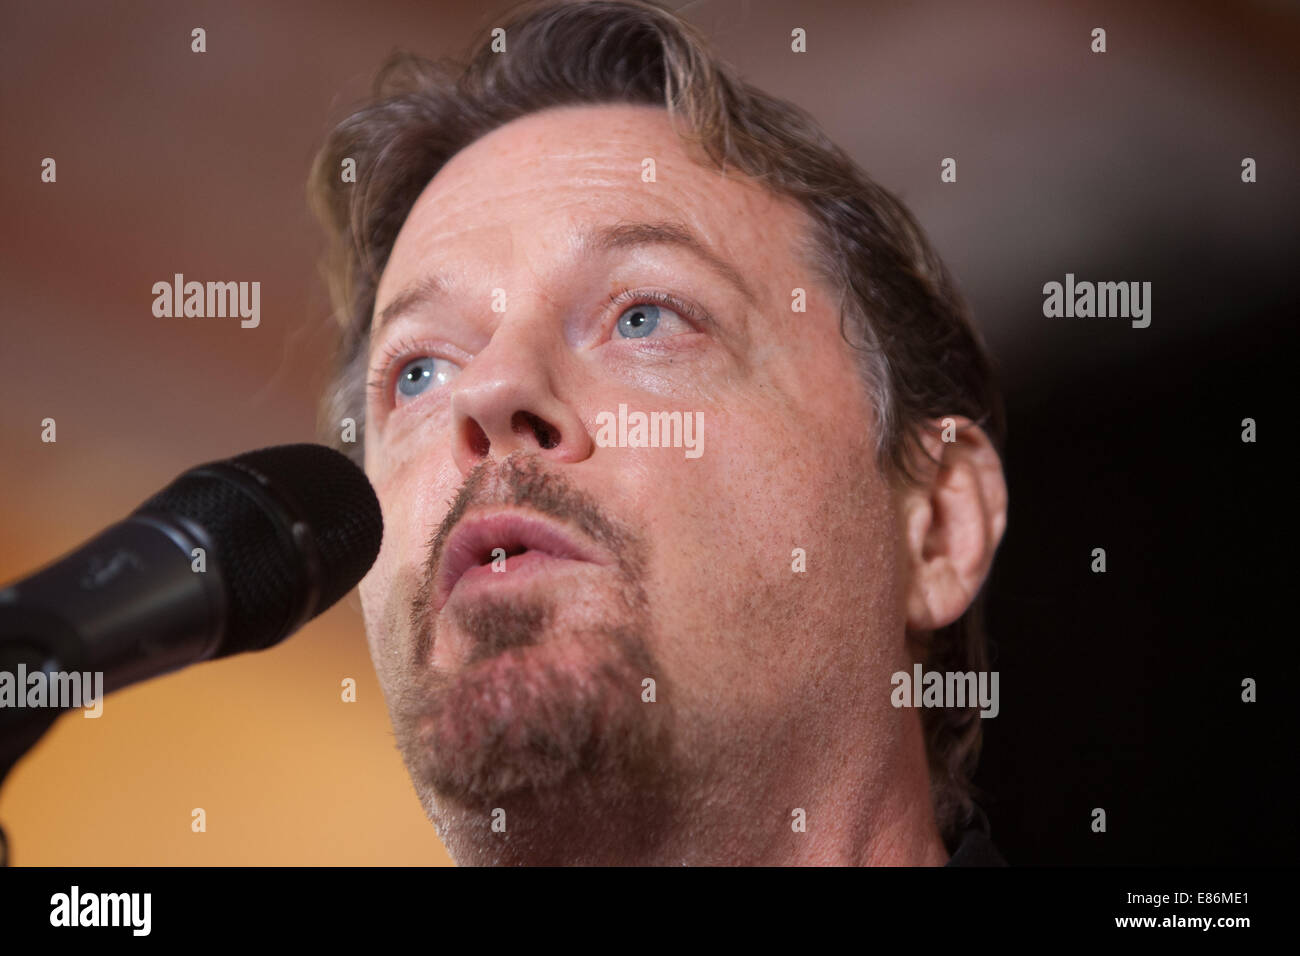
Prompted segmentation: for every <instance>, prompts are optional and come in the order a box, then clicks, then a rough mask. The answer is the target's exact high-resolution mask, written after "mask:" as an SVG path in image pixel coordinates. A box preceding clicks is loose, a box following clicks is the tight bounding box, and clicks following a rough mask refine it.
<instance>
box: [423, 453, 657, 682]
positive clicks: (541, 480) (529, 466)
mask: <svg viewBox="0 0 1300 956" xmlns="http://www.w3.org/2000/svg"><path fill="white" fill-rule="evenodd" d="M504 505H513V506H517V507H526V508H531V509H533V510H534V511H537V512H540V513H541V514H544V515H547V516H548V517H551V518H554V519H555V520H557V521H561V522H563V523H565V524H568V525H570V526H572V527H574V528H576V529H577V530H578V531H580V532H581V533H582V534H584V535H586V536H587V537H588V538H590V539H591V540H592V541H595V542H596V543H597V544H599V545H601V546H602V547H604V548H605V549H606V550H607V551H608V552H609V553H610V554H611V555H613V557H614V559H615V561H616V562H617V564H618V566H619V570H620V571H621V572H622V574H623V577H624V579H625V580H629V581H636V580H637V579H638V577H639V573H638V572H639V569H640V568H641V567H644V561H643V556H642V554H641V552H642V550H643V545H642V544H641V541H640V538H639V537H638V536H636V535H634V534H632V533H631V532H630V531H629V530H628V529H627V528H625V527H623V526H622V525H620V524H618V523H616V522H615V521H613V520H612V519H610V518H608V517H606V515H605V514H604V512H603V510H602V509H601V507H600V505H599V504H597V502H596V500H595V499H594V498H593V497H592V496H591V495H589V494H587V493H586V492H584V491H582V490H580V489H578V488H576V487H574V486H573V485H572V484H571V483H570V482H569V480H568V479H567V478H566V477H565V476H564V475H562V474H560V473H558V472H555V471H548V470H546V469H545V468H543V467H542V464H541V462H540V461H538V459H537V457H536V456H532V455H526V454H524V453H521V452H516V453H514V454H511V455H509V456H507V457H506V458H503V459H500V460H499V461H492V460H485V461H482V462H480V463H479V464H478V465H476V466H475V467H474V468H473V470H471V471H470V473H469V474H468V475H466V476H465V480H464V482H462V483H461V486H460V489H459V490H458V491H457V492H456V495H455V497H454V498H453V499H452V503H451V507H450V508H448V510H447V514H446V516H445V517H444V518H443V519H442V521H441V522H440V523H439V525H438V527H437V529H436V530H435V531H434V533H433V535H432V536H431V537H430V539H429V544H428V557H427V558H426V560H425V564H424V570H423V575H422V580H421V582H420V588H419V591H418V593H417V594H416V596H415V599H414V601H413V602H412V606H411V630H412V632H413V633H414V634H416V635H418V639H417V641H416V645H417V646H416V649H415V650H416V659H417V661H421V660H425V659H427V654H428V652H429V650H430V645H431V642H432V621H431V616H430V611H431V607H432V597H433V582H434V581H435V580H436V574H437V571H438V567H439V566H440V564H441V563H442V555H443V550H444V549H445V548H446V545H447V540H448V538H450V537H451V533H452V531H454V530H455V528H456V525H457V523H459V521H460V520H461V518H463V517H464V516H465V514H466V512H468V511H469V510H470V509H471V508H482V507H491V506H504Z"/></svg>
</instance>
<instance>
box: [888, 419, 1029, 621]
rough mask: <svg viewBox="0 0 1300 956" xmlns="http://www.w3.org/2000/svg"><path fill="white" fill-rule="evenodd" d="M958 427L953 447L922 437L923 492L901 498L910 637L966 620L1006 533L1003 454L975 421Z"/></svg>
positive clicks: (929, 434) (928, 434)
mask: <svg viewBox="0 0 1300 956" xmlns="http://www.w3.org/2000/svg"><path fill="white" fill-rule="evenodd" d="M954 420H955V422H956V428H955V429H951V428H950V429H949V430H948V432H947V434H948V435H951V437H952V438H953V440H951V441H946V440H944V439H943V438H942V437H941V435H943V434H945V433H944V432H943V431H941V430H940V429H939V428H938V427H935V428H933V429H927V430H926V431H925V432H923V433H922V434H921V435H920V439H921V442H922V444H923V446H924V448H925V450H926V452H927V453H928V455H929V458H928V459H927V460H925V461H924V462H923V466H924V467H923V469H922V476H921V481H920V483H919V485H918V486H916V487H913V488H908V489H906V490H904V491H903V492H902V500H901V502H900V508H901V515H902V520H903V527H904V541H905V545H906V548H907V552H908V554H907V558H908V567H909V569H910V574H909V575H908V582H907V602H906V606H907V628H908V630H909V631H930V630H935V629H937V628H940V627H945V626H947V625H948V624H951V623H952V622H953V621H955V620H957V618H959V617H961V615H962V614H964V613H965V612H966V609H967V608H969V607H970V605H971V602H972V601H974V599H975V595H976V594H977V593H978V592H979V589H980V587H981V586H982V585H983V583H984V580H985V578H987V576H988V573H989V569H990V568H991V567H992V565H993V556H994V554H995V553H996V552H997V548H998V544H999V543H1000V542H1001V540H1002V534H1003V532H1004V531H1005V530H1006V521H1007V487H1006V479H1005V476H1004V475H1003V472H1002V460H1001V459H1000V458H999V457H998V453H997V449H995V448H994V447H993V443H992V442H991V441H990V440H989V438H988V436H987V435H986V434H985V433H984V431H983V429H981V428H980V427H979V426H978V425H976V424H975V423H973V422H972V421H970V419H967V418H956V419H954Z"/></svg>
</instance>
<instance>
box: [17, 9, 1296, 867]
mask: <svg viewBox="0 0 1300 956" xmlns="http://www.w3.org/2000/svg"><path fill="white" fill-rule="evenodd" d="M668 5H670V6H672V7H674V8H678V7H680V8H681V10H682V14H683V16H685V17H686V18H687V19H688V20H690V21H691V22H693V23H695V24H697V25H698V26H699V27H700V28H701V29H702V30H703V31H704V32H705V33H706V34H707V35H708V36H709V37H711V38H712V40H713V42H714V43H715V45H716V47H717V49H718V50H719V52H720V53H721V54H722V55H723V56H724V57H725V58H727V59H729V60H730V61H731V62H732V63H734V64H735V65H736V66H737V68H738V69H739V70H740V71H741V73H742V74H743V75H744V76H745V77H746V78H747V79H748V80H750V81H751V82H753V83H754V84H756V85H758V86H760V87H762V88H763V89H765V90H767V91H769V92H771V93H773V94H775V95H778V96H781V97H784V98H787V99H789V100H791V101H793V102H795V103H797V104H799V105H801V106H803V107H805V108H807V109H809V110H810V111H811V112H812V113H813V114H814V116H816V117H817V118H818V120H819V121H820V122H821V123H822V124H823V125H824V127H825V128H826V129H827V131H828V133H829V134H830V135H831V136H832V138H834V139H835V140H836V141H838V142H840V143H841V144H842V145H843V146H844V147H845V148H846V149H848V150H849V151H850V152H851V153H852V155H853V156H854V157H855V158H856V159H857V160H858V162H859V163H860V164H861V165H862V166H863V168H864V169H865V170H866V171H867V172H868V173H869V174H870V175H872V176H873V178H875V179H876V180H877V181H878V182H880V183H881V184H882V185H883V186H885V187H886V188H888V189H890V190H891V191H893V192H895V193H896V194H897V195H899V196H900V198H902V199H903V201H904V202H905V203H906V204H907V205H908V206H909V207H910V208H911V209H912V210H913V212H914V213H915V215H916V217H917V219H918V220H919V221H920V223H921V224H922V226H923V227H924V228H925V229H926V231H927V232H928V234H929V235H930V237H931V238H932V240H933V241H934V243H935V245H936V247H937V248H938V250H939V252H940V254H941V255H942V256H943V257H944V259H945V260H946V261H947V262H948V264H949V266H950V268H951V269H952V271H953V274H954V276H955V277H956V279H957V281H958V283H959V285H960V286H961V288H962V289H963V290H964V291H965V293H966V294H967V296H968V298H969V299H970V301H971V303H972V306H973V310H974V314H975V316H976V321H977V323H978V325H979V326H980V328H981V329H982V331H983V333H984V335H985V336H986V338H987V341H988V343H989V345H990V348H991V350H992V352H993V354H994V356H995V358H996V360H997V362H998V365H999V367H1000V370H1001V375H1002V380H1003V384H1004V390H1005V395H1006V401H1007V408H1008V419H1009V436H1010V437H1009V445H1008V449H1007V453H1006V461H1005V464H1006V471H1007V477H1008V484H1009V488H1010V496H1011V497H1010V517H1009V524H1008V530H1007V535H1006V538H1005V539H1004V543H1003V546H1002V551H1001V552H1000V555H999V558H998V562H997V565H996V567H995V570H994V573H993V576H992V578H991V580H990V583H989V590H990V604H989V615H988V617H989V629H990V632H991V634H992V636H993V646H994V658H993V666H994V668H995V669H997V670H998V671H999V672H1000V675H1001V676H1000V691H1001V713H1000V714H999V716H998V717H997V718H995V719H993V720H989V721H986V722H985V727H984V731H985V746H984V753H983V758H982V762H981V767H980V771H979V774H978V777H977V783H979V784H980V785H981V786H982V787H983V788H984V789H985V790H986V791H987V792H988V795H987V796H986V797H985V798H983V800H982V803H983V805H984V807H985V809H986V810H987V811H988V814H989V816H990V819H991V821H992V825H993V835H994V838H995V841H996V842H997V843H998V844H999V846H1000V847H1001V849H1002V851H1003V852H1004V854H1005V855H1006V856H1007V858H1008V859H1009V860H1010V861H1011V862H1012V863H1013V864H1033V863H1102V862H1117V863H1182V862H1186V863H1191V862H1198V863H1231V862H1253V863H1269V862H1279V863H1291V862H1293V861H1294V859H1295V858H1296V856H1297V849H1300V846H1298V842H1297V833H1296V824H1295V812H1294V804H1295V787H1294V776H1295V763H1296V756H1295V747H1294V734H1295V730H1296V721H1295V719H1294V711H1295V709H1294V705H1293V704H1292V696H1291V695H1292V693H1293V690H1294V684H1295V682H1296V680H1297V678H1300V670H1298V669H1297V667H1296V655H1295V652H1294V646H1293V644H1294V641H1295V624H1294V619H1293V614H1292V607H1291V605H1292V602H1293V597H1292V596H1293V594H1294V593H1295V589H1294V587H1292V586H1291V582H1290V580H1289V578H1290V577H1291V575H1292V574H1293V573H1294V567H1295V562H1294V561H1293V560H1292V559H1291V558H1290V555H1289V553H1288V546H1289V545H1290V541H1291V537H1292V529H1293V528H1294V525H1295V521H1294V517H1293V510H1294V501H1293V496H1292V495H1291V494H1289V492H1290V490H1291V489H1290V482H1289V479H1290V478H1291V477H1292V475H1293V473H1294V465H1293V464H1292V459H1293V458H1294V455H1292V454H1289V453H1288V452H1289V451H1290V446H1291V444H1292V443H1293V432H1294V425H1293V421H1292V420H1293V418H1294V416H1295V412H1294V409H1293V403H1292V402H1291V401H1289V400H1288V399H1289V398H1290V394H1289V393H1290V392H1291V390H1292V387H1293V385H1294V383H1295V381H1296V375H1295V372H1294V368H1293V366H1294V361H1295V360H1294V355H1295V343H1296V336H1295V335H1294V334H1293V324H1294V322H1295V321H1296V319H1297V316H1298V315H1300V310H1298V309H1297V305H1298V304H1300V303H1298V302H1297V294H1296V291H1295V282H1296V272H1297V269H1296V262H1297V251H1298V250H1300V243H1298V242H1297V240H1298V239H1300V236H1298V235H1297V232H1298V227H1297V222H1298V221H1300V215H1298V214H1300V182H1298V181H1297V168H1296V159H1297V156H1300V127H1298V126H1297V115H1296V104H1297V95H1298V94H1300V10H1298V9H1297V5H1296V4H1294V3H1287V2H1263V0H1243V2H1229V0H1224V2H1221V3H1206V2H1147V3H1141V4H1134V3H1120V2H1115V3H1093V2H1075V3H1052V4H1044V3H1036V2H1030V0H1023V2H1006V0H1000V2H987V3H966V2H959V0H952V2H936V3H923V2H913V3H903V2H883V3H878V2H863V3H847V2H845V3H838V2H809V3H803V2H801V3H797V4H796V3H792V2H784V0H772V2H759V0H753V2H745V0H736V2H732V0H702V2H693V3H685V4H683V3H670V4H668ZM508 6H509V4H507V3H496V2H491V3H484V4H471V5H465V4H438V3H430V2H414V0H411V2H405V0H383V2H371V3H366V4H346V3H342V2H325V3H308V2H305V0H304V2H287V3H276V4H259V3H253V2H251V0H249V2H231V3H227V2H221V3H217V2H196V3H170V2H162V0H154V2H140V3H100V2H88V0H83V2H62V3H60V2H54V3H44V4H17V3H6V4H4V6H3V7H0V22H3V29H0V131H2V132H3V145H4V149H3V150H2V151H0V209H3V210H4V220H3V222H4V226H5V228H4V229H3V230H0V383H2V384H0V388H3V403H2V404H0V500H3V502H4V507H3V508H0V580H6V581H7V580H10V579H13V578H17V577H20V576H22V575H23V574H25V573H27V572H28V571H30V570H32V569H33V568H35V567H37V566H39V565H41V564H43V563H45V562H47V561H49V560H51V559H53V558H55V557H57V556H58V555H60V554H61V553H63V552H65V551H66V550H68V549H70V548H72V547H74V546H76V545H77V544H79V543H80V542H82V541H83V540H85V539H86V538H87V537H88V536H89V535H90V534H92V533H93V532H95V531H96V530H98V529H99V528H101V527H103V526H104V525H105V524H106V523H108V522H109V521H111V520H114V519H116V518H117V517H119V516H121V515H123V514H125V513H126V512H127V511H128V510H129V509H131V508H133V507H134V506H135V505H137V504H138V503H139V502H140V501H141V500H142V499H143V498H144V497H146V496H147V495H148V494H150V493H152V492H153V491H154V490H155V489H156V488H158V487H160V486H161V485H162V484H164V483H165V482H166V481H168V480H170V479H171V478H172V477H174V476H175V475H176V474H177V473H179V472H180V471H181V470H183V469H185V468H187V467H189V466H190V465H192V464H195V463H197V462H200V461H206V460H211V459H214V458H220V457H225V456H228V455H231V454H235V453H237V452H240V451H243V450H246V449H249V448H254V447H258V446H262V445H269V444H278V443H282V442H290V441H301V440H304V439H306V438H309V437H310V436H311V434H312V428H313V423H314V401H315V396H316V394H317V393H318V391H319V389H320V387H321V386H322V385H323V384H324V381H325V377H326V358H327V356H328V352H329V346H330V326H329V321H328V313H329V304H328V301H327V299H326V295H325V291H324V287H323V285H322V283H321V282H320V281H319V279H318V277H317V274H316V271H315V262H316V259H317V257H318V255H319V253H320V251H321V248H322V239H321V234H320V232H319V230H318V228H317V227H316V225H315V223H314V222H313V221H312V219H311V217H310V214H309V212H308V209H307V206H306V198H305V185H304V184H305V179H306V175H307V171H308V168H309V164H310V161H311V157H312V155H313V153H314V152H315V150H316V149H317V148H318V146H319V145H320V143H321V142H322V141H323V139H324V137H325V135H326V133H327V132H328V130H329V129H330V127H331V126H332V125H333V123H334V122H336V121H337V120H338V119H340V118H341V117H342V116H343V115H346V113H347V112H348V109H349V107H350V106H352V105H353V104H355V103H356V102H357V101H358V100H359V99H361V98H362V97H363V96H364V95H365V93H366V91H367V89H368V85H369V79H370V77H371V76H372V75H373V72H374V70H375V68H376V67H377V66H378V64H379V63H380V62H381V61H382V60H383V58H384V57H385V56H386V55H387V54H388V53H389V52H390V51H392V50H393V49H395V48H404V49H410V50H415V51H417V52H422V53H425V54H428V55H433V56H438V55H445V54H452V55H460V54H461V53H462V52H463V51H464V50H465V48H466V45H467V44H468V43H469V42H470V40H471V38H472V37H474V36H475V35H476V34H477V33H478V32H479V31H482V30H485V29H487V28H489V27H490V26H492V25H493V24H494V23H495V22H496V20H497V18H498V16H499V14H500V12H501V11H503V10H504V9H506V8H507V7H508ZM195 26H203V27H204V28H205V29H206V30H207V33H208V52H207V53H206V54H202V55H196V54H193V53H192V52H191V51H190V30H191V29H192V28H193V27H195ZM795 26H801V27H803V28H805V29H806V30H807V35H808V52H807V53H806V54H800V55H796V54H792V53H791V52H790V41H789V38H790V31H791V29H792V28H793V27H795ZM1098 26H1100V27H1104V28H1105V29H1106V30H1107V33H1108V52H1106V53H1105V54H1094V53H1092V52H1091V51H1090V49H1089V45H1090V33H1091V30H1092V29H1093V28H1094V27H1098ZM46 156H52V157H55V158H56V159H57V162H58V173H59V179H58V183H57V184H54V185H51V184H43V183H41V182H40V162H41V159H42V158H43V157H46ZM949 156H951V157H955V158H956V159H957V161H958V180H957V182H956V183H948V184H945V183H941V182H940V179H939V165H940V161H941V160H942V159H943V158H944V157H949ZM1246 156H1250V157H1253V158H1254V159H1255V160H1256V161H1257V163H1258V182H1256V183H1254V184H1244V183H1242V181H1241V160H1242V158H1243V157H1246ZM174 272H183V273H185V274H186V275H187V277H192V278H197V279H199V280H210V279H221V280H225V279H238V280H260V281H261V282H262V324H261V326H260V327H259V328H258V329H256V330H240V329H239V328H238V324H237V323H224V324H223V323H221V322H220V321H217V322H212V321H207V322H204V321H196V322H189V323H179V322H160V320H157V319H155V318H154V317H153V316H152V314H151V308H150V307H151V304H152V301H153V296H152V293H151V286H152V284H153V283H154V282H155V281H158V280H160V279H168V280H169V279H170V277H171V276H172V274H173V273H174ZM1067 272H1071V273H1074V274H1075V276H1076V277H1077V278H1078V279H1080V280H1089V281H1149V282H1151V283H1152V307H1153V308H1152V322H1151V325H1150V327H1149V328H1146V329H1134V328H1131V326H1130V324H1129V322H1128V321H1127V320H1124V319H1064V318H1062V319H1049V318H1045V317H1044V316H1043V314H1042V304H1043V295H1042V287H1043V284H1044V283H1045V282H1049V281H1058V282H1059V281H1063V279H1064V276H1065V274H1066V273H1067ZM46 416H52V417H55V418H56V420H57V421H58V428H59V432H58V434H59V441H58V443H57V444H55V445H46V444H42V443H41V442H40V440H39V435H40V424H39V423H40V421H41V419H42V418H44V417H46ZM1247 417H1251V418H1254V419H1255V420H1256V422H1257V426H1258V441H1257V443H1255V444H1243V443H1242V442H1241V440H1240V434H1241V430H1242V429H1241V420H1242V419H1243V418H1247ZM1096 547H1102V548H1105V549H1106V555H1107V568H1108V569H1107V572H1106V573H1105V574H1093V573H1092V572H1091V571H1090V564H1091V560H1092V559H1091V552H1092V549H1093V548H1096ZM286 674H291V675H292V679H291V680H288V679H286V678H285V675H286ZM342 676H352V677H354V678H355V679H356V680H357V682H358V693H359V699H358V704H357V705H356V707H355V708H354V709H351V710H348V709H347V708H340V706H339V705H338V703H337V701H338V691H337V688H338V686H339V680H340V678H341V677H342ZM1244 677H1253V678H1255V679H1256V680H1257V682H1258V685H1259V687H1258V694H1259V701H1258V703H1255V704H1245V703H1242V702H1241V699H1240V695H1241V681H1242V679H1243V678H1244ZM110 717H111V719H109V718H110ZM92 725H93V726H92ZM390 741H391V731H390V729H389V727H388V724H387V715H386V713H385V711H384V709H383V706H382V701H381V698H380V691H379V688H378V685H377V683H376V681H375V680H374V675H373V671H372V669H371V666H370V663H369V658H368V656H367V654H366V649H365V644H364V640H363V637H362V632H361V620H360V615H359V610H358V606H357V603H356V601H355V598H352V599H349V601H347V602H345V603H344V604H342V605H340V606H339V607H337V608H336V609H335V610H333V611H331V612H330V613H328V614H327V615H325V616H324V617H322V618H321V619H320V620H318V621H317V622H315V623H313V624H312V625H311V626H310V627H309V628H307V629H306V630H305V631H304V633H303V634H302V635H300V636H299V637H297V638H295V639H294V640H292V641H288V642H286V643H285V644H284V645H283V646H281V647H277V648H275V649H273V650H271V651H268V652H266V653H265V654H261V655H245V656H243V657H241V658H232V659H230V660H227V661H221V662H215V663H212V664H207V665H204V666H203V667H199V668H191V669H189V670H187V671H185V672H183V673H180V674H177V675H174V676H170V677H168V678H167V679H165V680H160V681H154V682H149V683H147V684H143V685H139V686H137V687H134V688H131V689H129V690H127V691H124V692H122V693H121V694H119V695H114V696H113V697H111V698H110V699H109V700H108V701H107V702H106V718H105V719H104V720H101V721H80V720H78V721H75V722H74V721H72V720H70V719H65V720H63V721H61V722H60V724H59V726H57V727H56V728H55V730H54V731H53V732H52V733H51V734H50V735H49V737H48V738H47V739H46V741H44V742H43V743H42V745H41V747H40V748H39V749H38V751H36V752H34V753H33V754H32V755H31V756H30V757H29V758H28V759H27V760H26V761H25V762H24V763H23V764H20V765H19V767H18V768H17V770H15V772H14V774H13V775H11V777H10V778H9V779H8V780H7V781H6V782H5V786H4V789H3V790H0V820H3V822H4V824H5V826H6V828H7V829H8V831H9V832H10V834H11V838H12V840H13V846H14V862H15V863H18V864H54V865H57V864H74V865H87V864H90V865H95V864H127V865H138V864H169V863H185V864H189V863H206V864H211V863H271V864H297V863H307V864H315V863H330V864H348V863H361V864H383V863H426V862H446V860H447V858H446V855H445V853H444V852H443V851H442V848H441V847H440V846H439V845H438V843H437V840H436V838H435V836H434V834H433V831H432V828H431V827H430V826H429V825H428V823H427V822H426V821H425V820H424V818H423V815H422V814H421V812H420V809H419V806H418V803H417V801H416V800H415V798H414V795H413V794H412V793H411V788H410V784H409V781H408V780H407V778H406V775H405V772H404V770H403V768H402V765H401V762H400V759H399V758H398V756H397V754H396V751H395V749H393V748H392V747H391V746H389V743H390ZM123 767H127V768H129V772H123V770H122V768H123ZM87 775H89V776H90V777H91V778H94V779H101V780H111V781H112V785H111V786H97V787H95V788H92V789H89V790H87V789H85V788H81V787H71V786H69V785H68V781H69V780H70V779H72V778H73V776H76V777H77V778H78V779H82V778H84V777H85V776H87ZM198 805H203V806H206V807H209V812H210V814H212V816H213V818H214V819H215V820H217V821H219V823H220V827H219V829H214V832H213V834H212V835H211V836H212V838H211V839H195V838H193V837H192V836H191V835H190V834H189V832H188V820H189V810H190V808H191V807H194V806H198ZM1094 807H1103V808H1104V809H1105V810H1106V812H1107V832H1106V833H1105V834H1096V833H1093V832H1092V831H1091V829H1090V823H1091V811H1092V808H1094ZM178 821H179V822H178Z"/></svg>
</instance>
